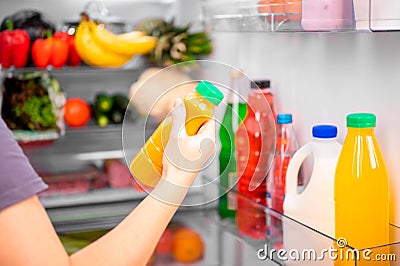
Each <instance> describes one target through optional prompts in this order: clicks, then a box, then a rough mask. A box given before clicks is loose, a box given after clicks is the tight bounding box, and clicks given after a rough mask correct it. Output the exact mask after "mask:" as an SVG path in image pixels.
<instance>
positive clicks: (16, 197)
mask: <svg viewBox="0 0 400 266" xmlns="http://www.w3.org/2000/svg"><path fill="white" fill-rule="evenodd" d="M46 188H47V185H46V184H45V183H44V182H43V180H42V179H41V178H40V177H39V176H38V175H37V173H36V172H35V170H34V169H33V168H32V166H31V164H30V163H29V161H28V159H27V157H26V156H25V154H24V153H23V151H22V149H21V148H20V147H19V145H18V143H17V142H16V141H15V140H14V138H13V135H12V133H11V131H10V130H9V129H8V128H7V125H6V124H5V123H4V121H3V119H2V118H0V210H3V209H5V208H7V207H8V206H11V205H13V204H15V203H18V202H20V201H22V200H24V199H27V198H29V197H30V196H32V195H35V194H37V193H39V192H41V191H43V190H45V189H46Z"/></svg>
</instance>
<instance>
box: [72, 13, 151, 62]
mask: <svg viewBox="0 0 400 266" xmlns="http://www.w3.org/2000/svg"><path fill="white" fill-rule="evenodd" d="M156 43H157V38H154V37H151V36H147V35H146V33H145V32H142V31H132V32H128V33H122V34H118V35H117V34H114V33H112V32H111V31H109V30H107V29H106V28H104V25H97V24H96V23H95V22H94V21H93V20H91V19H90V18H89V17H88V16H87V15H86V14H82V19H81V22H80V23H79V25H78V27H77V29H76V32H75V47H76V51H77V52H78V54H79V56H80V57H81V59H82V60H83V61H84V62H85V63H86V64H88V65H91V66H97V67H120V66H122V65H124V64H125V63H127V62H128V61H129V60H131V59H132V57H133V56H135V55H138V54H146V53H149V52H150V51H151V50H152V49H153V48H154V47H155V45H156Z"/></svg>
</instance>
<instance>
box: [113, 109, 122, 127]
mask: <svg viewBox="0 0 400 266" xmlns="http://www.w3.org/2000/svg"><path fill="white" fill-rule="evenodd" d="M110 118H111V121H112V122H113V123H115V124H121V123H122V120H123V119H124V114H123V113H122V112H121V111H120V110H117V109H114V110H112V111H111V114H110Z"/></svg>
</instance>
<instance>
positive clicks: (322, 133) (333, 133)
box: [312, 125, 338, 139]
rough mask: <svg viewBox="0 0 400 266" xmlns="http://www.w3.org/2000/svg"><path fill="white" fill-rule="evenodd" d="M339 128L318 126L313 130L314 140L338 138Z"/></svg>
mask: <svg viewBox="0 0 400 266" xmlns="http://www.w3.org/2000/svg"><path fill="white" fill-rule="evenodd" d="M337 133H338V130H337V127H336V126H333V125H317V126H313V128H312V135H313V137H314V138H320V139H331V138H336V137H337Z"/></svg>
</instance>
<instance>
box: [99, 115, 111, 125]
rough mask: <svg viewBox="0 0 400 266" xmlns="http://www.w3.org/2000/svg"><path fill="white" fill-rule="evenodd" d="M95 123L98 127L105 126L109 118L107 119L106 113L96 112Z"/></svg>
mask: <svg viewBox="0 0 400 266" xmlns="http://www.w3.org/2000/svg"><path fill="white" fill-rule="evenodd" d="M96 123H97V125H99V126H100V127H105V126H107V125H108V124H109V123H110V119H108V116H107V115H106V114H101V113H100V114H97V117H96Z"/></svg>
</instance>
